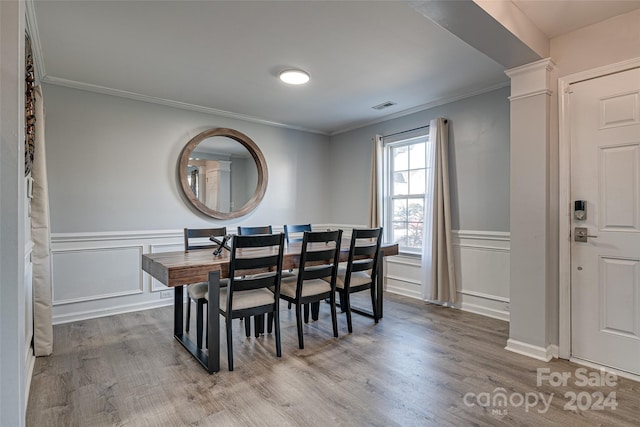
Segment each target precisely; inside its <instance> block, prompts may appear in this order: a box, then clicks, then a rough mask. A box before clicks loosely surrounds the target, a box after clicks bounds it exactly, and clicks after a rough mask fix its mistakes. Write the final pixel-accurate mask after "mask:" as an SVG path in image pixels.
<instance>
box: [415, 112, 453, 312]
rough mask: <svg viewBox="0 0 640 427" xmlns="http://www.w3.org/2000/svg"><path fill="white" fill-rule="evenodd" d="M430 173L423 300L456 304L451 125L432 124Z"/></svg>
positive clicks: (425, 221) (427, 193)
mask: <svg viewBox="0 0 640 427" xmlns="http://www.w3.org/2000/svg"><path fill="white" fill-rule="evenodd" d="M429 141H430V144H429V152H428V153H427V162H428V165H430V166H432V167H433V173H432V174H428V176H429V178H428V181H427V189H428V190H427V191H426V192H425V204H424V206H425V208H424V209H425V217H424V233H423V236H424V243H423V249H422V272H423V287H422V288H423V297H424V298H425V299H429V300H431V301H434V302H438V303H441V304H445V305H454V304H455V300H456V281H455V270H454V266H453V245H452V242H451V211H450V199H449V123H448V121H447V120H446V119H443V118H438V119H435V120H431V123H430V125H429Z"/></svg>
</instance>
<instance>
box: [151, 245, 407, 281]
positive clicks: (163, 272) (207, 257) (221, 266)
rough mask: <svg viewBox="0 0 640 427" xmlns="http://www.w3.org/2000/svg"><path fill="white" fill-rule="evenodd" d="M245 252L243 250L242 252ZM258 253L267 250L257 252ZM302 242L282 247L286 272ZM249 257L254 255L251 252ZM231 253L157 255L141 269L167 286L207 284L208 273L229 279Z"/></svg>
mask: <svg viewBox="0 0 640 427" xmlns="http://www.w3.org/2000/svg"><path fill="white" fill-rule="evenodd" d="M349 243H350V242H349V241H347V242H342V245H341V247H340V261H341V262H343V261H346V260H347V258H348V256H349ZM245 251H246V250H245ZM258 251H263V252H265V251H267V252H268V250H264V249H260V250H258ZM301 251H302V243H290V244H289V245H285V248H284V256H283V263H282V268H283V269H284V270H289V269H292V268H296V267H298V263H299V260H300V253H301ZM380 252H381V255H382V256H391V255H397V254H398V245H397V244H387V245H382V246H380ZM252 254H257V253H256V250H255V249H254V250H252ZM230 255H231V254H230V252H229V251H227V250H223V251H222V252H221V253H220V255H218V256H214V255H213V250H212V249H198V250H193V251H189V252H184V251H175V252H158V253H153V254H144V255H142V269H143V270H144V271H146V272H147V273H149V274H150V275H151V276H153V277H154V278H156V279H157V280H159V281H160V282H162V283H163V284H165V285H167V286H180V285H188V284H191V283H200V282H206V281H207V280H208V274H209V272H210V271H214V270H220V276H221V277H228V273H229V261H230V259H231V256H230Z"/></svg>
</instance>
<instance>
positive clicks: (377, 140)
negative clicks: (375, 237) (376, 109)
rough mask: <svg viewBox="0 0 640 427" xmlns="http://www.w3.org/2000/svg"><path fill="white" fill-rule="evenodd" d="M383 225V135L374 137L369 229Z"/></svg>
mask: <svg viewBox="0 0 640 427" xmlns="http://www.w3.org/2000/svg"><path fill="white" fill-rule="evenodd" d="M381 225H382V135H376V136H374V137H373V148H372V150H371V182H370V187H369V227H380V226H381Z"/></svg>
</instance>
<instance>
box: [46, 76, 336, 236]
mask: <svg viewBox="0 0 640 427" xmlns="http://www.w3.org/2000/svg"><path fill="white" fill-rule="evenodd" d="M44 102H45V108H46V116H47V117H46V134H47V141H46V143H47V155H48V158H47V161H48V173H49V190H50V206H51V230H52V232H53V233H69V232H100V231H132V230H167V229H172V230H175V229H180V228H183V227H185V226H186V227H202V226H207V225H209V224H212V223H217V224H227V225H228V226H231V227H232V228H234V226H235V225H236V224H240V223H242V224H246V225H262V224H273V225H274V226H277V225H281V224H283V223H285V222H312V223H313V222H316V223H318V222H320V223H321V222H325V221H326V219H327V217H328V211H327V208H326V203H325V200H326V192H327V191H328V189H327V187H326V186H325V185H323V181H324V179H325V178H326V171H327V167H328V165H329V164H330V163H329V160H328V155H329V150H328V149H327V147H328V145H329V140H328V137H326V136H321V135H315V134H310V133H304V132H298V131H293V130H288V129H283V128H277V127H273V126H266V125H261V124H257V123H251V122H246V121H242V120H235V119H231V118H225V117H219V116H213V115H208V114H204V113H197V112H193V111H187V110H181V109H176V108H171V107H166V106H162V105H156V104H150V103H146V102H140V101H135V100H130V99H125V98H119V97H114V96H109V95H103V94H97V93H92V92H86V91H81V90H76V89H69V88H65V87H61V86H55V85H44ZM211 127H229V128H234V129H237V130H239V131H240V132H243V133H245V134H246V135H248V136H249V137H250V138H252V139H253V140H254V141H255V142H256V143H257V144H258V146H259V147H260V148H261V150H262V151H263V153H264V155H265V158H266V160H267V165H268V169H269V185H268V188H267V192H266V195H265V198H264V200H263V201H262V203H261V204H260V206H259V207H258V208H257V209H256V210H255V211H254V212H253V213H251V214H249V215H248V216H246V217H244V218H242V219H238V220H231V221H218V220H214V219H211V218H208V217H205V216H203V215H201V214H199V213H197V212H196V211H194V210H192V209H190V208H189V207H187V205H186V204H185V202H184V200H183V196H182V194H181V191H180V189H179V183H178V180H177V171H176V168H177V162H178V157H179V155H180V151H181V150H182V148H183V147H184V145H186V143H187V142H188V141H189V140H190V139H191V138H192V137H194V136H195V135H197V134H198V133H200V132H201V131H203V130H205V129H207V128H211Z"/></svg>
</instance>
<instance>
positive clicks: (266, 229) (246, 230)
mask: <svg viewBox="0 0 640 427" xmlns="http://www.w3.org/2000/svg"><path fill="white" fill-rule="evenodd" d="M256 234H273V228H272V227H271V226H270V225H264V226H261V227H240V226H238V236H255V235H256Z"/></svg>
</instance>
